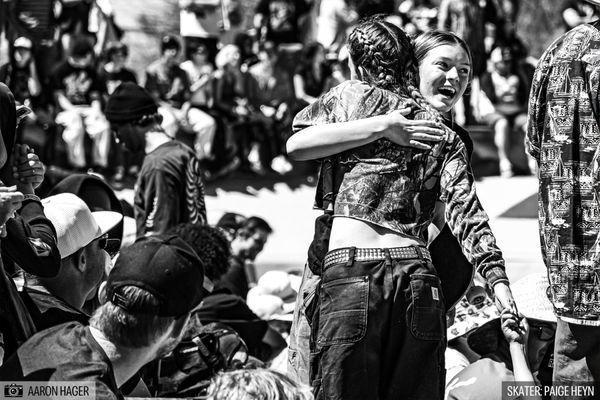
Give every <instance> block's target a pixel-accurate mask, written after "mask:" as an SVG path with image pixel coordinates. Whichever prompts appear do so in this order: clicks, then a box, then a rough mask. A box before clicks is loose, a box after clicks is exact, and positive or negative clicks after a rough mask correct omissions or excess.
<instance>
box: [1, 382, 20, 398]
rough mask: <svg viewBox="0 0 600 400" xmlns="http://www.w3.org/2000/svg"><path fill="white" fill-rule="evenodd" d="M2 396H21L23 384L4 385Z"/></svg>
mask: <svg viewBox="0 0 600 400" xmlns="http://www.w3.org/2000/svg"><path fill="white" fill-rule="evenodd" d="M4 397H23V385H17V384H16V383H11V384H10V385H4Z"/></svg>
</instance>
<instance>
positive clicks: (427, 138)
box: [410, 133, 444, 142]
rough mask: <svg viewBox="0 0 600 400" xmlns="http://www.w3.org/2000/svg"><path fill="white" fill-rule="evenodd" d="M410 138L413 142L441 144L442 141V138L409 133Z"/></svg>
mask: <svg viewBox="0 0 600 400" xmlns="http://www.w3.org/2000/svg"><path fill="white" fill-rule="evenodd" d="M410 137H411V139H413V140H421V141H426V142H441V141H442V140H444V137H443V136H437V135H432V134H429V133H411V135H410Z"/></svg>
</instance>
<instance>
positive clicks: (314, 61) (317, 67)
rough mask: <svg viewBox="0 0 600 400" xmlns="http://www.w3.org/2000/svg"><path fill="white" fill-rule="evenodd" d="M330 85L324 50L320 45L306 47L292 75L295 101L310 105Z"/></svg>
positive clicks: (329, 71)
mask: <svg viewBox="0 0 600 400" xmlns="http://www.w3.org/2000/svg"><path fill="white" fill-rule="evenodd" d="M331 84H332V80H331V69H330V68H329V67H328V66H327V64H326V63H325V48H324V47H323V46H322V45H321V44H320V43H310V44H308V45H306V47H305V48H304V52H303V54H302V61H301V62H300V65H298V68H297V69H296V71H295V73H294V92H295V94H296V100H298V101H300V102H302V104H303V105H308V104H312V103H314V102H315V101H316V100H317V97H319V96H320V95H322V94H323V93H325V92H326V91H327V89H329V88H328V87H327V85H331Z"/></svg>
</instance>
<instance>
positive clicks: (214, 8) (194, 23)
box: [179, 0, 224, 63]
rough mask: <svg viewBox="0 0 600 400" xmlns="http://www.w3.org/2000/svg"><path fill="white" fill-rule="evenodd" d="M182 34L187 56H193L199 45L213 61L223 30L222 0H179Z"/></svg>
mask: <svg viewBox="0 0 600 400" xmlns="http://www.w3.org/2000/svg"><path fill="white" fill-rule="evenodd" d="M179 9H180V12H179V23H180V24H179V26H180V34H181V38H182V39H183V42H184V46H185V57H186V58H192V54H193V53H194V51H195V49H196V48H198V46H200V45H201V46H202V47H204V48H205V49H206V58H207V60H208V62H209V63H213V62H214V59H215V56H216V54H217V45H218V42H219V36H220V34H221V31H222V30H223V28H224V26H223V4H222V1H221V0H208V1H207V0H202V1H195V0H179Z"/></svg>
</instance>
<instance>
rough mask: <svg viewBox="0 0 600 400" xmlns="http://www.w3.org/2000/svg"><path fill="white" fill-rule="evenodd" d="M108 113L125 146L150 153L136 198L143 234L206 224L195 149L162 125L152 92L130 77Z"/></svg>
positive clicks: (111, 99)
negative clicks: (186, 224) (184, 225)
mask: <svg viewBox="0 0 600 400" xmlns="http://www.w3.org/2000/svg"><path fill="white" fill-rule="evenodd" d="M106 116H107V118H108V120H109V121H110V123H111V125H112V126H113V127H114V130H115V132H116V136H117V139H118V140H119V141H120V142H121V143H123V145H124V146H125V147H127V148H128V149H129V150H130V151H131V152H132V153H139V152H142V151H143V152H144V153H145V154H146V157H145V159H144V163H143V164H142V169H141V171H140V173H139V176H138V179H137V183H136V191H135V198H134V213H135V219H136V223H137V236H138V237H142V236H149V235H154V234H159V233H164V232H166V231H167V230H168V229H169V228H171V227H173V226H175V225H177V224H179V223H181V222H192V223H205V222H206V207H205V205H204V185H203V184H202V171H201V169H200V164H199V161H198V159H197V158H196V156H195V154H194V151H193V150H192V149H190V148H189V147H188V146H186V145H185V144H183V143H181V142H179V141H178V140H175V139H173V138H171V137H170V136H169V135H167V133H166V132H165V131H164V129H163V128H162V127H161V125H160V123H161V120H162V118H161V116H160V114H158V106H157V104H156V102H155V101H154V99H153V98H152V96H150V94H149V93H148V92H146V91H145V90H144V89H143V88H141V87H140V86H138V85H136V84H135V83H132V82H125V83H123V84H121V86H119V87H118V88H117V89H116V90H115V91H114V92H113V94H112V95H111V96H110V97H109V99H108V102H107V104H106Z"/></svg>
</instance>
